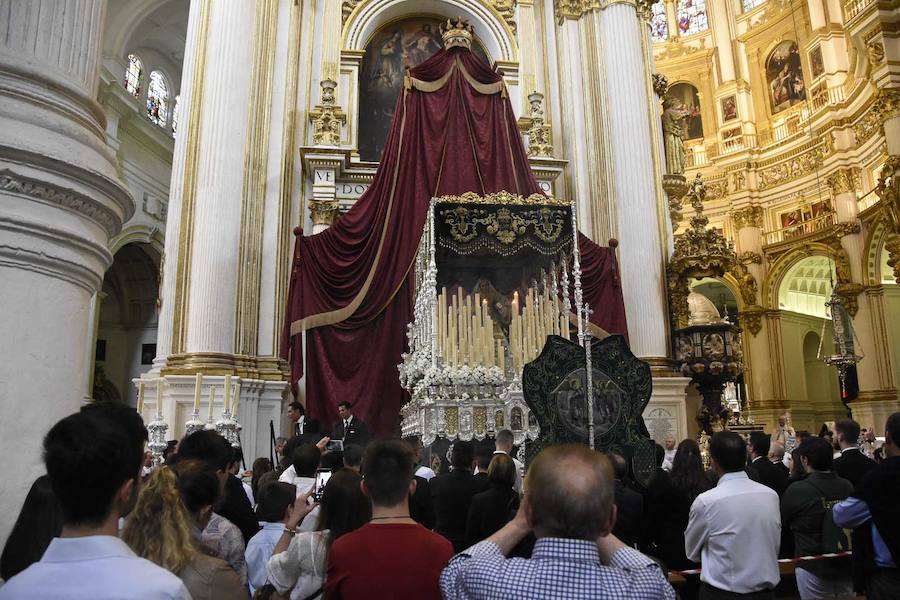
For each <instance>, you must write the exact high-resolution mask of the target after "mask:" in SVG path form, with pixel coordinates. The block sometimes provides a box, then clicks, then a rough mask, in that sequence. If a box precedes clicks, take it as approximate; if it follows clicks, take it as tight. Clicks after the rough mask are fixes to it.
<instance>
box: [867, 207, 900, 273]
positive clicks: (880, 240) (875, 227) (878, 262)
mask: <svg viewBox="0 0 900 600" xmlns="http://www.w3.org/2000/svg"><path fill="white" fill-rule="evenodd" d="M887 235H888V230H887V228H886V227H885V222H884V220H882V219H879V220H878V221H876V222H875V223H873V224H872V225H870V227H869V233H868V235H867V236H866V242H865V243H866V245H865V248H866V255H865V260H866V263H865V265H863V267H864V269H865V273H866V283H867V284H868V285H873V286H874V285H896V283H897V282H896V280H895V279H894V270H893V269H892V268H891V266H890V265H888V264H887V261H888V258H889V254H888V251H887V249H886V248H885V247H884V243H885V242H886V241H887Z"/></svg>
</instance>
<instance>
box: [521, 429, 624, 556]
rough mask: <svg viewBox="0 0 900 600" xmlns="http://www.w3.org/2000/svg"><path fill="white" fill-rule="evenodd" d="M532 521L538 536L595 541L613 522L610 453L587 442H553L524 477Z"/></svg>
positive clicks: (530, 521)
mask: <svg viewBox="0 0 900 600" xmlns="http://www.w3.org/2000/svg"><path fill="white" fill-rule="evenodd" d="M525 489H526V499H527V502H528V503H527V508H526V510H527V512H526V514H527V516H528V521H529V523H530V524H531V526H532V528H533V529H534V533H535V535H536V536H537V537H538V538H545V537H560V538H569V539H578V540H590V541H596V540H597V538H599V537H601V536H604V535H607V534H608V533H609V532H610V530H611V529H612V525H613V522H614V519H613V515H612V505H613V472H612V465H610V462H609V459H607V458H606V457H605V456H603V455H602V454H600V453H598V452H594V451H593V450H591V449H590V448H588V447H587V446H581V445H575V444H569V445H562V446H551V447H550V448H547V449H546V450H544V451H542V452H541V453H540V454H538V456H537V458H535V459H534V461H533V462H532V463H531V465H530V466H529V468H528V475H527V476H526V478H525Z"/></svg>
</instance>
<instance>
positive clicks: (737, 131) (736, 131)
mask: <svg viewBox="0 0 900 600" xmlns="http://www.w3.org/2000/svg"><path fill="white" fill-rule="evenodd" d="M739 135H741V128H740V127H734V128H732V129H726V130H725V131H723V132H722V140H730V139H731V138H734V137H738V136H739Z"/></svg>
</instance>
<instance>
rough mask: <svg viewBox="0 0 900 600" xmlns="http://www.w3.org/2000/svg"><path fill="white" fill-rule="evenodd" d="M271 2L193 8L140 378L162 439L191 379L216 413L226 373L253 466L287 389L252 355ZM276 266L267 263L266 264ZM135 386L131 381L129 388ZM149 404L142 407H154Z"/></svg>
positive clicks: (182, 417)
mask: <svg viewBox="0 0 900 600" xmlns="http://www.w3.org/2000/svg"><path fill="white" fill-rule="evenodd" d="M278 4H279V3H278V2H277V0H260V1H259V2H238V3H229V4H227V5H224V4H221V3H216V2H212V1H211V0H200V1H198V2H193V3H191V10H190V13H189V18H188V30H187V43H186V47H185V59H184V70H183V76H182V82H183V83H182V88H181V100H180V102H181V104H182V106H183V107H184V110H183V111H182V113H181V114H182V115H183V116H182V117H181V122H180V123H179V135H178V136H177V138H176V143H175V153H174V157H173V166H172V181H171V188H170V189H171V192H170V194H171V195H170V199H169V218H168V223H167V235H166V251H165V265H164V272H163V287H162V293H161V303H162V309H161V313H160V319H159V340H158V356H157V358H156V361H154V368H153V369H152V370H151V371H150V372H149V373H145V374H144V375H142V377H141V381H143V382H144V384H145V386H146V389H147V390H150V391H152V394H153V395H154V398H155V390H156V388H157V387H158V386H160V387H161V390H162V406H161V413H162V415H163V417H164V418H165V419H166V421H167V422H168V423H169V425H170V435H172V436H173V437H175V436H177V435H180V434H181V433H182V432H183V431H184V422H185V421H186V420H187V419H188V418H189V417H190V412H191V405H192V400H193V389H194V385H195V383H194V381H195V380H194V377H193V376H194V375H195V374H196V373H198V372H199V373H203V374H204V378H203V380H204V384H203V389H202V391H201V399H202V403H201V404H202V406H201V411H200V412H201V415H202V417H203V418H204V419H205V418H206V416H207V415H208V406H209V404H208V402H209V401H208V399H209V395H208V394H209V391H210V389H212V390H213V392H214V393H215V395H216V400H215V403H214V406H215V410H214V418H216V419H217V418H218V417H219V416H220V414H221V410H220V407H221V406H222V404H221V402H222V399H223V396H224V391H225V390H224V379H223V378H224V375H226V374H230V375H233V376H234V378H233V379H232V384H233V386H234V392H235V393H239V394H240V399H241V407H240V410H239V414H240V417H239V419H238V420H239V421H240V422H242V423H245V422H249V423H253V424H255V423H257V422H258V423H259V424H260V425H259V427H255V426H254V427H249V426H245V427H244V432H243V434H244V437H243V442H244V448H245V453H246V455H247V457H248V459H249V460H252V459H253V458H255V457H257V456H264V455H268V452H267V442H268V434H267V429H268V428H267V424H268V420H269V419H271V420H274V421H275V422H276V429H277V428H278V426H277V424H278V423H279V422H280V414H281V404H282V402H283V399H284V394H285V392H286V388H287V383H286V382H285V381H283V379H284V375H283V373H282V370H281V365H280V364H279V363H278V360H277V359H276V358H275V357H274V356H260V355H259V354H260V352H259V336H260V333H259V332H260V318H259V314H260V306H259V300H260V286H261V278H262V266H261V261H262V252H263V250H262V248H263V243H262V242H263V240H262V237H263V236H262V232H263V231H264V227H265V221H266V214H265V210H264V206H265V198H266V194H267V188H266V185H267V184H268V180H269V179H270V178H269V177H267V172H266V168H267V164H268V148H269V139H270V127H269V125H270V121H269V119H270V118H271V111H270V108H269V105H268V104H269V103H271V102H272V92H271V77H272V73H273V69H274V58H273V57H274V49H275V46H276V43H277V41H278V40H277V39H276V31H277V29H276V26H277V17H278V14H277V13H278ZM272 268H274V266H273V267H272ZM137 383H138V382H137V381H136V384H137ZM151 400H152V398H148V402H147V404H146V406H147V410H148V411H149V410H150V409H151V408H152V409H153V410H154V411H155V410H156V407H155V405H154V403H153V402H152V401H151Z"/></svg>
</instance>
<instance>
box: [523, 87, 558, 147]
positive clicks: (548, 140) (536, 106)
mask: <svg viewBox="0 0 900 600" xmlns="http://www.w3.org/2000/svg"><path fill="white" fill-rule="evenodd" d="M528 102H529V104H531V117H530V118H529V121H530V123H529V125H528V128H527V129H526V130H525V133H526V135H527V136H528V156H553V134H552V132H551V129H550V124H549V123H545V122H544V108H543V102H544V95H543V94H541V93H539V92H536V91H535V92H532V93H531V94H529V95H528Z"/></svg>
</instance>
